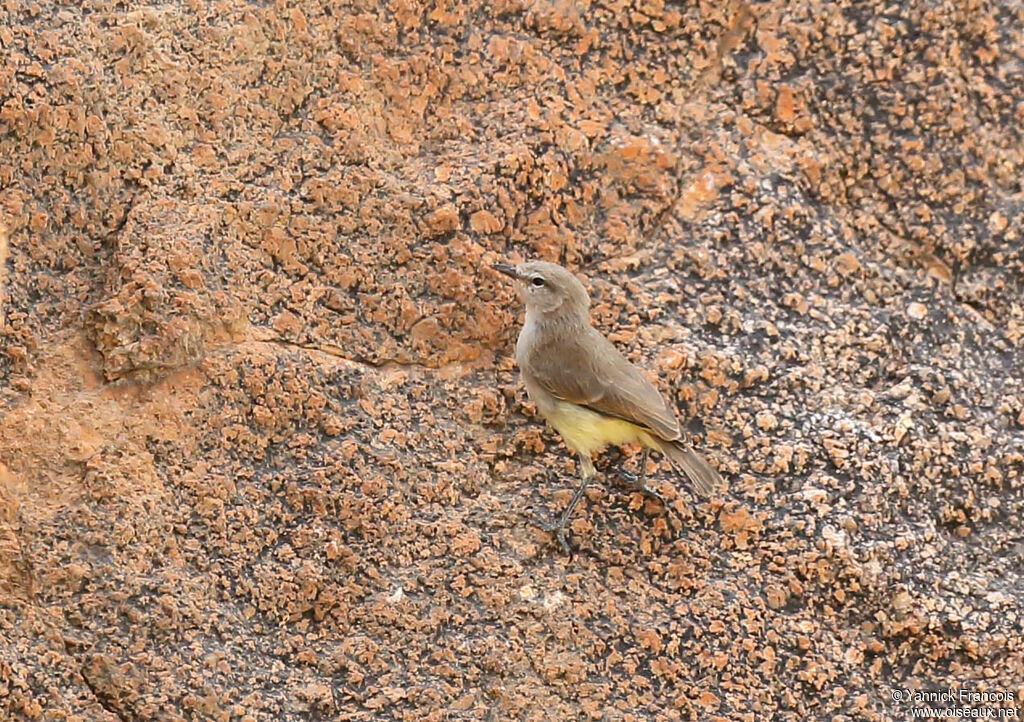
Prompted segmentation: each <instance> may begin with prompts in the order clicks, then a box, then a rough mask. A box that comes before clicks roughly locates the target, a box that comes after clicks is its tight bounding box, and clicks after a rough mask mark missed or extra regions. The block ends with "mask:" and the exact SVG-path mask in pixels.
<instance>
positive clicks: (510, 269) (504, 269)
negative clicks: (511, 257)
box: [491, 263, 519, 279]
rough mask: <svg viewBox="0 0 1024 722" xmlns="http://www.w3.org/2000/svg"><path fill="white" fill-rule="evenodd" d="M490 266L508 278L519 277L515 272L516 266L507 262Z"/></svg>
mask: <svg viewBox="0 0 1024 722" xmlns="http://www.w3.org/2000/svg"><path fill="white" fill-rule="evenodd" d="M491 268H493V269H494V270H495V271H498V272H500V273H504V274H505V275H506V276H508V277H509V278H515V279H518V278H519V274H518V273H516V267H515V266H510V265H508V264H507V263H495V264H494V265H493V266H491Z"/></svg>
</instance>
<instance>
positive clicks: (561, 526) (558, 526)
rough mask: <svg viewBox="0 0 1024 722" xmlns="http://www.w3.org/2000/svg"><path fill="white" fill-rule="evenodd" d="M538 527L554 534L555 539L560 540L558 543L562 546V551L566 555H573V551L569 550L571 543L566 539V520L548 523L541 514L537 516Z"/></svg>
mask: <svg viewBox="0 0 1024 722" xmlns="http://www.w3.org/2000/svg"><path fill="white" fill-rule="evenodd" d="M537 526H538V527H539V528H540V529H541V530H543V531H546V532H548V533H553V534H554V535H555V538H556V539H558V543H559V544H561V545H562V549H563V550H564V551H565V553H566V554H568V555H571V554H572V550H571V549H570V548H569V541H568V540H567V539H566V538H565V520H564V519H559V520H558V521H546V520H545V519H544V518H543V517H541V516H540V515H539V514H538V515H537Z"/></svg>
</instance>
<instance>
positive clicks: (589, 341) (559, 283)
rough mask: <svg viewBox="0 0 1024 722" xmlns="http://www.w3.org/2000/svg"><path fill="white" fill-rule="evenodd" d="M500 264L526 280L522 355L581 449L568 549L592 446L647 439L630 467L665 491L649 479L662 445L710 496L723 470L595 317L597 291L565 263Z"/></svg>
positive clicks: (634, 480) (640, 486)
mask: <svg viewBox="0 0 1024 722" xmlns="http://www.w3.org/2000/svg"><path fill="white" fill-rule="evenodd" d="M493 268H494V269H495V270H497V271H500V272H501V273H504V274H505V275H507V276H511V277H512V278H514V279H516V280H518V281H520V283H519V284H518V285H519V290H520V294H521V296H522V297H523V301H524V302H525V304H526V320H525V322H524V323H523V329H522V331H521V332H520V333H519V340H518V341H517V342H516V363H517V364H518V365H519V370H520V372H521V373H522V376H523V382H524V383H525V385H526V393H527V394H528V395H529V397H530V400H531V401H533V402H534V404H536V405H537V410H538V411H539V412H540V413H541V415H542V416H543V417H544V418H545V419H546V420H547V421H548V423H550V424H551V425H552V426H553V427H554V428H555V430H556V431H558V433H559V434H560V435H561V437H562V439H563V440H564V441H565V443H566V445H567V446H568V447H569V448H570V449H572V450H573V451H574V452H576V454H577V455H578V456H579V463H580V476H581V480H580V484H579V487H578V488H577V489H576V491H575V493H574V494H573V496H572V499H571V500H570V501H569V505H568V506H567V507H566V509H565V511H564V512H563V513H562V515H561V516H560V517H559V518H558V520H557V521H555V522H553V523H549V524H544V525H542V526H543V528H544V529H545V530H546V531H551V532H555V533H556V535H557V538H558V540H559V542H560V543H561V544H562V547H563V548H564V549H565V550H566V552H567V553H568V551H569V545H568V542H567V541H566V539H565V525H566V522H567V521H568V520H569V517H570V516H571V515H572V513H573V510H574V509H575V508H576V505H577V504H578V503H579V501H580V499H581V498H582V497H583V494H584V492H585V491H586V489H587V485H588V483H589V482H590V480H591V478H593V476H594V473H595V468H594V462H593V459H592V458H591V456H592V454H593V453H594V452H596V451H600V450H601V449H603V448H605V447H606V446H609V445H617V446H621V445H625V444H632V443H638V444H640V445H641V446H642V447H643V453H642V455H641V458H640V472H639V474H636V475H633V474H628V473H626V472H624V471H623V472H622V473H623V476H624V477H625V478H627V480H629V481H630V483H631V485H632V487H633V488H634V489H636V490H638V491H642V492H644V493H646V494H650V495H653V496H656V497H658V498H659V499H660V498H661V497H660V495H658V494H657V493H656V492H654V491H653V490H652V489H651V488H650V487H648V486H647V483H646V481H647V479H646V475H647V454H648V451H649V450H650V449H654V450H655V451H658V452H660V453H662V454H664V455H665V457H666V458H667V459H668V460H669V461H670V462H671V463H672V466H673V467H674V468H675V469H676V470H677V471H679V472H682V474H683V475H684V476H685V477H686V478H687V479H688V480H689V481H690V483H691V484H692V485H693V488H694V489H695V490H696V491H697V493H699V494H701V495H702V496H710V495H711V494H713V493H714V492H715V490H716V489H718V488H720V487H721V486H722V485H723V482H722V477H721V476H720V475H719V474H718V472H717V471H715V470H714V469H713V468H711V466H709V465H708V463H707V461H705V460H704V459H703V458H702V457H701V456H700V455H699V454H697V453H696V452H694V451H693V449H692V448H690V446H689V445H688V444H687V443H686V441H685V440H684V438H683V434H682V429H681V428H680V426H679V420H678V419H677V418H676V415H675V412H674V411H673V410H672V408H671V407H670V406H669V405H668V404H667V403H666V402H665V399H664V398H662V396H661V394H660V393H659V392H658V390H657V389H656V388H655V387H654V385H653V384H652V383H651V382H650V381H648V380H647V377H646V376H644V374H643V372H642V371H641V370H640V369H639V368H637V367H636V366H634V365H633V364H632V363H630V362H629V361H628V360H626V358H625V357H624V356H623V355H622V354H621V353H619V351H618V350H617V349H616V348H615V346H613V345H612V344H611V342H610V341H609V340H608V339H606V338H605V337H604V336H603V335H602V334H601V332H599V331H598V330H597V329H595V328H594V327H593V326H591V325H590V296H588V295H587V291H586V289H585V288H584V287H583V284H582V283H580V281H579V279H577V278H576V276H574V275H573V274H572V273H571V272H569V271H568V270H566V269H565V268H562V267H561V266H559V265H557V264H554V263H548V262H546V261H529V262H527V263H522V264H520V265H518V266H514V267H513V266H510V265H508V264H504V263H498V264H495V265H494V266H493Z"/></svg>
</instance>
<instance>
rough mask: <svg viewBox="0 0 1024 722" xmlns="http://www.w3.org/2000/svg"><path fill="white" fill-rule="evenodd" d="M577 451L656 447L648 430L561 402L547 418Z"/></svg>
mask: <svg viewBox="0 0 1024 722" xmlns="http://www.w3.org/2000/svg"><path fill="white" fill-rule="evenodd" d="M545 418H547V420H548V423H549V424H551V425H552V426H553V427H555V431H557V432H558V433H559V434H561V436H562V439H563V440H564V441H565V444H566V446H568V447H569V448H570V449H572V450H573V451H575V452H577V453H579V454H583V455H585V456H589V455H590V454H591V453H593V452H595V451H599V450H601V449H603V448H604V447H606V446H621V445H624V444H632V443H634V442H636V443H640V444H643V445H644V446H650V447H652V448H656V447H655V445H654V443H653V441H652V440H651V438H650V436H649V435H648V433H647V432H646V431H644V430H643V429H641V428H640V427H639V426H637V425H636V424H631V423H630V422H628V421H623V420H622V419H616V418H613V417H611V416H602V415H601V414H599V413H597V412H596V411H591V410H590V409H586V408H584V407H582V406H577V405H576V404H570V403H567V402H564V401H563V402H560V403H558V404H557V405H556V406H555V407H554V408H553V409H551V411H550V413H549V414H547V415H546V416H545Z"/></svg>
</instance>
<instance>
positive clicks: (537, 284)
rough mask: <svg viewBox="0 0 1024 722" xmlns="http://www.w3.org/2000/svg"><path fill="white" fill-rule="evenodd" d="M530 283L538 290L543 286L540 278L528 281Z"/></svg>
mask: <svg viewBox="0 0 1024 722" xmlns="http://www.w3.org/2000/svg"><path fill="white" fill-rule="evenodd" d="M530 283H532V284H533V285H534V287H535V288H540V287H541V286H543V285H544V279H543V278H541V277H540V276H534V277H533V278H531V279H530Z"/></svg>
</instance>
